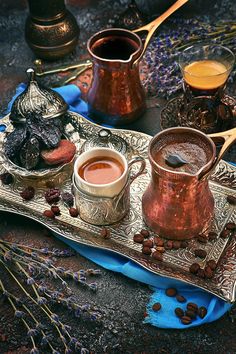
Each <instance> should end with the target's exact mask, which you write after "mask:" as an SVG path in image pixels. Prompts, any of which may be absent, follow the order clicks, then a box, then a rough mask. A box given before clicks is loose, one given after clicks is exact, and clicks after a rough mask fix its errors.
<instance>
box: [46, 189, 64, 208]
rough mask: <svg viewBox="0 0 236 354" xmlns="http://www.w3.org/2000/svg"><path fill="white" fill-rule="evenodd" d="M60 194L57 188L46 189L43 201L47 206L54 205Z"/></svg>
mask: <svg viewBox="0 0 236 354" xmlns="http://www.w3.org/2000/svg"><path fill="white" fill-rule="evenodd" d="M60 195H61V192H60V190H59V189H58V188H51V189H48V190H47V191H46V193H45V199H46V202H47V203H48V204H54V203H57V202H59V200H60V198H61V197H60Z"/></svg>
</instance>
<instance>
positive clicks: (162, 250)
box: [156, 247, 166, 253]
mask: <svg viewBox="0 0 236 354" xmlns="http://www.w3.org/2000/svg"><path fill="white" fill-rule="evenodd" d="M156 250H157V251H158V252H161V253H165V251H166V250H165V248H164V247H156Z"/></svg>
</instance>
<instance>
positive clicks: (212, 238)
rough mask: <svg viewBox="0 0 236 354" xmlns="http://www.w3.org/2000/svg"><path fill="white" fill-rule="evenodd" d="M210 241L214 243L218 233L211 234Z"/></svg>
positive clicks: (209, 235)
mask: <svg viewBox="0 0 236 354" xmlns="http://www.w3.org/2000/svg"><path fill="white" fill-rule="evenodd" d="M208 239H209V241H214V240H215V239H217V233H216V232H213V231H211V232H209V234H208Z"/></svg>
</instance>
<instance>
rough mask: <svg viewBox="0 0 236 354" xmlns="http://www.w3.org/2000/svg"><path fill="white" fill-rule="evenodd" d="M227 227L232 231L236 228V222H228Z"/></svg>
mask: <svg viewBox="0 0 236 354" xmlns="http://www.w3.org/2000/svg"><path fill="white" fill-rule="evenodd" d="M225 227H226V229H227V230H230V231H234V230H236V224H235V222H228V223H227V224H226V225H225Z"/></svg>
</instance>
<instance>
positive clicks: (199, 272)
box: [197, 269, 205, 279]
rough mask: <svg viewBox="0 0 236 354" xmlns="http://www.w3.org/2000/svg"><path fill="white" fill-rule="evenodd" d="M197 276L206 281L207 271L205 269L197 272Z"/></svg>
mask: <svg viewBox="0 0 236 354" xmlns="http://www.w3.org/2000/svg"><path fill="white" fill-rule="evenodd" d="M197 276H198V277H199V278H202V279H205V271H204V269H199V270H198V271H197Z"/></svg>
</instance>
